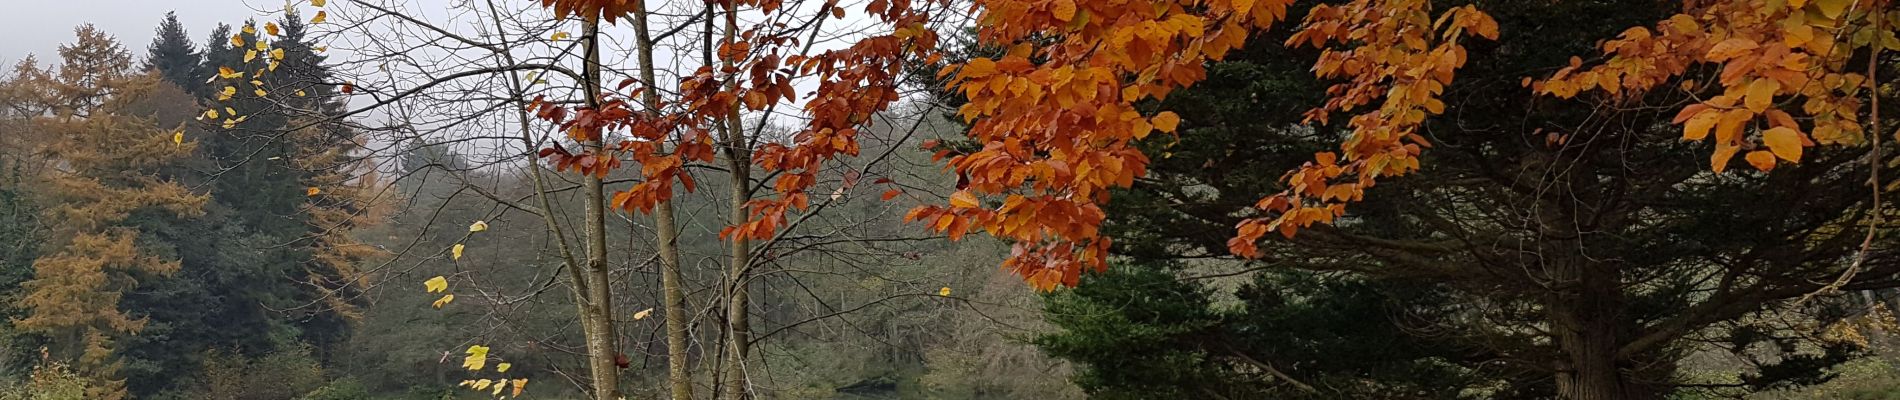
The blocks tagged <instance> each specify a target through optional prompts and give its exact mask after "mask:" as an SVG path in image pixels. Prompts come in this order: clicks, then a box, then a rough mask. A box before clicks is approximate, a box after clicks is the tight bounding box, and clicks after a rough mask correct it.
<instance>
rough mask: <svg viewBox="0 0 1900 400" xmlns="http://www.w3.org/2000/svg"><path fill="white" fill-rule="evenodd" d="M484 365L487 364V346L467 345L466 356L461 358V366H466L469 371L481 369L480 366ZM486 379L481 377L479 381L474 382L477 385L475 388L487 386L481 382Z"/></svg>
mask: <svg viewBox="0 0 1900 400" xmlns="http://www.w3.org/2000/svg"><path fill="white" fill-rule="evenodd" d="M485 365H488V346H482V345H472V346H468V357H466V358H463V359H462V368H466V369H468V370H470V371H480V370H482V366H485ZM487 381H488V380H487V379H483V380H481V381H480V382H476V383H475V384H476V385H478V387H477V389H480V388H482V387H487V386H488V385H486V384H483V383H482V382H487Z"/></svg>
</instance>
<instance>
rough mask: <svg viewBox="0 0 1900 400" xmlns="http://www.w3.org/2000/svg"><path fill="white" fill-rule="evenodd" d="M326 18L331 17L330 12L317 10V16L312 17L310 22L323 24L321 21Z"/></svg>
mask: <svg viewBox="0 0 1900 400" xmlns="http://www.w3.org/2000/svg"><path fill="white" fill-rule="evenodd" d="M326 19H330V14H329V13H326V12H323V11H317V16H315V17H310V23H312V24H321V23H323V20H326Z"/></svg>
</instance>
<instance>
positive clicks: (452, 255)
mask: <svg viewBox="0 0 1900 400" xmlns="http://www.w3.org/2000/svg"><path fill="white" fill-rule="evenodd" d="M462 248H463V246H462V244H461V243H456V244H455V246H454V247H450V248H449V259H450V260H460V259H462Z"/></svg>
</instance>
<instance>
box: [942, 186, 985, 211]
mask: <svg viewBox="0 0 1900 400" xmlns="http://www.w3.org/2000/svg"><path fill="white" fill-rule="evenodd" d="M981 204H982V203H980V202H978V201H977V200H976V195H974V194H970V191H967V190H958V191H957V192H956V193H954V194H951V195H950V206H951V207H956V208H976V206H978V205H981Z"/></svg>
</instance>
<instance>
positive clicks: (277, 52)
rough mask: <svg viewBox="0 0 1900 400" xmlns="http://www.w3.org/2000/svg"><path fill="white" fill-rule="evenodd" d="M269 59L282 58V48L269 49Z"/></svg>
mask: <svg viewBox="0 0 1900 400" xmlns="http://www.w3.org/2000/svg"><path fill="white" fill-rule="evenodd" d="M270 59H272V60H282V59H284V49H270Z"/></svg>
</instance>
